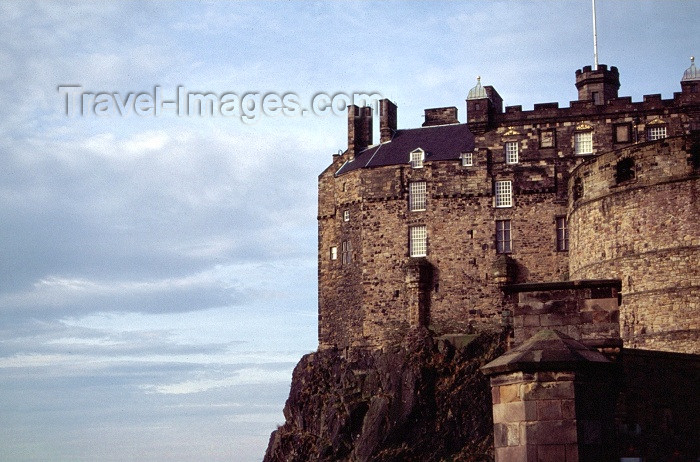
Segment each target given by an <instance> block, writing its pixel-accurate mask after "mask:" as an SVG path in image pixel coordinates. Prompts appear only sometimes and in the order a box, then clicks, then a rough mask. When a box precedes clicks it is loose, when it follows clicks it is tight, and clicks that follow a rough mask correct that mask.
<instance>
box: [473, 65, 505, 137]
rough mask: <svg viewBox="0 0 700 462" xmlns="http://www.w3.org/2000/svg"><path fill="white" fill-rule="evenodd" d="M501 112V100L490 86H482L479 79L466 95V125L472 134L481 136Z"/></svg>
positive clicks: (479, 78)
mask: <svg viewBox="0 0 700 462" xmlns="http://www.w3.org/2000/svg"><path fill="white" fill-rule="evenodd" d="M502 112H503V98H501V95H499V94H498V92H497V91H496V89H495V88H493V87H492V86H490V85H487V86H485V87H484V86H482V85H481V77H478V78H477V79H476V85H475V86H474V87H473V88H472V89H471V90H469V94H468V95H467V123H468V124H469V130H471V132H472V133H474V134H481V133H484V132H485V131H486V130H488V128H489V127H491V126H492V125H493V123H494V118H495V116H496V114H501V113H502Z"/></svg>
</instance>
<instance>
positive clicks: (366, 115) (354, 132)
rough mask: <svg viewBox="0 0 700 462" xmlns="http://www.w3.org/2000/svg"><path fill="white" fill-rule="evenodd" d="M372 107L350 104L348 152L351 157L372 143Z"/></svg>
mask: <svg viewBox="0 0 700 462" xmlns="http://www.w3.org/2000/svg"><path fill="white" fill-rule="evenodd" d="M372 140H373V133H372V108H371V107H370V106H365V107H358V106H356V105H354V104H351V105H349V106H348V152H349V153H350V158H354V157H355V154H356V153H359V152H361V151H363V150H364V149H366V148H367V146H369V145H371V144H372Z"/></svg>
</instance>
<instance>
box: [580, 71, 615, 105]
mask: <svg viewBox="0 0 700 462" xmlns="http://www.w3.org/2000/svg"><path fill="white" fill-rule="evenodd" d="M576 88H577V89H578V100H579V101H593V102H594V103H595V104H596V105H600V104H605V103H606V102H607V101H608V100H611V99H615V98H617V91H618V90H619V89H620V73H619V72H618V71H617V68H616V67H615V66H612V67H611V68H610V69H608V66H606V65H605V64H600V65H599V66H598V68H597V69H596V70H592V69H591V66H584V68H583V69H579V70H577V71H576Z"/></svg>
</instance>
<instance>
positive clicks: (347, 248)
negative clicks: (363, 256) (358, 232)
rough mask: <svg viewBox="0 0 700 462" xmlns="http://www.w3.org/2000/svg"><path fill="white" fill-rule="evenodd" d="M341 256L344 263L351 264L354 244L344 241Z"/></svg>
mask: <svg viewBox="0 0 700 462" xmlns="http://www.w3.org/2000/svg"><path fill="white" fill-rule="evenodd" d="M340 258H341V262H342V264H343V265H349V264H350V262H351V261H352V246H351V245H350V241H343V242H342V244H341V252H340Z"/></svg>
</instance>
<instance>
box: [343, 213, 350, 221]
mask: <svg viewBox="0 0 700 462" xmlns="http://www.w3.org/2000/svg"><path fill="white" fill-rule="evenodd" d="M343 221H350V210H346V211H344V212H343Z"/></svg>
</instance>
